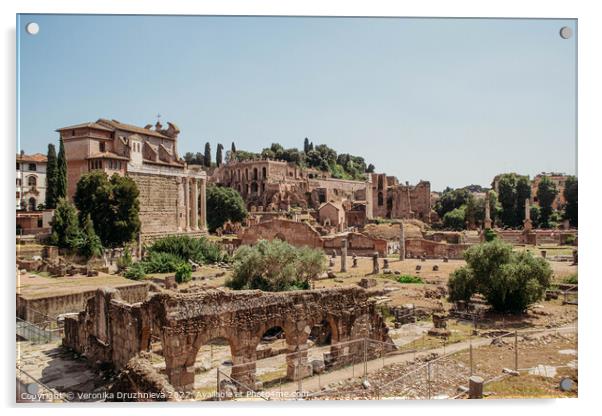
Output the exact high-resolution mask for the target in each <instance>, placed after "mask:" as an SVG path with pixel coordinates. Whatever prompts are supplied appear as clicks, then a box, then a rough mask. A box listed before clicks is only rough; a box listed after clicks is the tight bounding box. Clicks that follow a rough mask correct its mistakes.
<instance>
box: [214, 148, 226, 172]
mask: <svg viewBox="0 0 602 416" xmlns="http://www.w3.org/2000/svg"><path fill="white" fill-rule="evenodd" d="M223 150H224V146H222V144H221V143H218V144H217V152H216V154H215V164H216V165H217V166H218V167H219V166H221V165H222V160H223V155H222V151H223Z"/></svg>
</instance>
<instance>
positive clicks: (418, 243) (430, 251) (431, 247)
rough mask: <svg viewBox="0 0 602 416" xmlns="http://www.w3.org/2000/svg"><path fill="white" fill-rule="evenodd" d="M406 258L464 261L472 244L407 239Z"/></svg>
mask: <svg viewBox="0 0 602 416" xmlns="http://www.w3.org/2000/svg"><path fill="white" fill-rule="evenodd" d="M405 247H406V257H410V258H411V257H422V256H426V257H427V258H443V257H447V258H450V259H462V258H464V252H465V251H466V250H467V249H468V248H469V247H470V244H448V243H444V242H437V241H431V240H425V239H406V241H405Z"/></svg>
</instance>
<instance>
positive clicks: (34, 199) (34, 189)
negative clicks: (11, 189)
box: [16, 152, 48, 211]
mask: <svg viewBox="0 0 602 416" xmlns="http://www.w3.org/2000/svg"><path fill="white" fill-rule="evenodd" d="M47 163H48V159H46V156H45V155H43V154H41V153H35V154H33V155H26V154H25V153H24V152H21V154H18V155H17V183H16V209H17V210H20V211H21V210H23V211H37V210H38V208H39V206H40V205H41V204H44V201H45V200H46V165H47Z"/></svg>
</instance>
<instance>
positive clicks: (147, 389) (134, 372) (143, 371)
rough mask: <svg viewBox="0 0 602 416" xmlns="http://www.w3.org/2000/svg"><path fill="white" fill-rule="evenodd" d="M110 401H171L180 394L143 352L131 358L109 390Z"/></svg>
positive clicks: (177, 398) (175, 399)
mask: <svg viewBox="0 0 602 416" xmlns="http://www.w3.org/2000/svg"><path fill="white" fill-rule="evenodd" d="M107 401H109V402H171V401H180V396H179V395H178V393H177V392H176V390H175V389H174V388H173V386H172V385H171V384H169V381H167V379H166V378H165V376H163V375H161V374H159V373H158V372H157V370H156V369H155V368H154V367H153V365H152V363H151V362H150V361H149V360H148V359H147V358H145V357H144V356H143V355H142V354H141V355H138V356H135V357H134V358H132V359H130V360H129V361H128V362H127V364H126V365H125V367H124V368H123V371H121V372H120V373H119V376H118V377H117V379H116V380H115V382H114V383H113V385H112V386H111V388H110V389H109V391H108V399H107Z"/></svg>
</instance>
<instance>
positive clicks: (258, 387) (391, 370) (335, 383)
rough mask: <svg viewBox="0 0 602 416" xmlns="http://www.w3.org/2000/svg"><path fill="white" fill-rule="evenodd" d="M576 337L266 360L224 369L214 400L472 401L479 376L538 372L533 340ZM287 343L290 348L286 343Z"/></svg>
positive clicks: (344, 346)
mask: <svg viewBox="0 0 602 416" xmlns="http://www.w3.org/2000/svg"><path fill="white" fill-rule="evenodd" d="M575 331H576V327H573V326H569V327H559V328H551V329H550V328H545V329H541V328H539V329H523V330H510V331H502V333H499V331H497V332H494V334H493V335H490V336H469V337H468V338H465V339H457V340H456V341H455V342H449V340H447V339H445V338H443V339H440V340H439V339H433V337H420V338H417V339H415V340H413V341H410V342H407V343H404V344H401V345H397V344H395V343H391V342H383V341H379V340H374V339H369V338H360V339H355V340H350V341H345V342H340V343H335V344H332V345H323V346H317V345H314V346H311V347H310V348H306V349H303V350H300V351H299V350H295V351H290V352H288V353H280V354H276V355H270V354H264V355H263V356H262V359H258V360H256V361H254V362H247V363H240V364H236V365H229V366H220V367H219V368H218V369H217V371H216V379H214V382H213V383H212V384H213V386H214V387H213V397H216V398H217V399H218V400H227V399H231V398H236V397H241V393H244V394H242V397H254V398H257V399H260V400H299V399H321V398H330V399H337V398H341V399H343V398H370V399H381V398H406V399H433V398H457V397H462V396H463V395H464V394H466V391H467V387H466V386H467V385H468V379H469V378H470V377H471V376H472V375H479V376H482V377H483V378H484V380H485V382H486V383H491V382H493V381H496V380H499V379H502V378H503V377H507V376H511V375H515V374H520V373H524V372H526V371H531V372H533V369H532V367H531V366H530V364H529V363H530V361H532V359H531V358H532V353H533V351H532V350H529V349H528V348H527V347H521V342H519V341H523V340H524V339H526V337H527V338H528V337H530V336H531V335H537V334H539V335H541V334H544V335H545V334H548V335H555V336H557V335H558V334H563V333H570V332H575ZM281 342H282V344H283V345H282V347H286V344H285V341H284V340H282V341H281ZM571 342H573V341H571ZM574 342H576V341H574ZM275 347H276V346H272V348H274V350H275V351H281V350H279V349H278V348H275ZM487 347H488V348H490V349H491V348H494V347H495V348H496V349H494V350H493V353H494V355H495V360H492V358H491V357H492V352H491V351H488V352H487V353H486V348H487ZM528 356H529V357H531V358H530V359H529V360H527V357H528ZM527 364H528V365H527ZM543 371H545V370H543ZM208 389H209V390H211V387H210V386H209V387H205V391H206V392H207V390H208Z"/></svg>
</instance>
